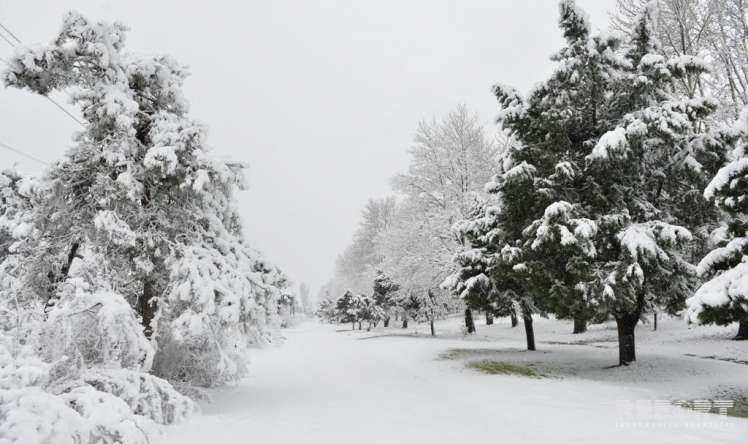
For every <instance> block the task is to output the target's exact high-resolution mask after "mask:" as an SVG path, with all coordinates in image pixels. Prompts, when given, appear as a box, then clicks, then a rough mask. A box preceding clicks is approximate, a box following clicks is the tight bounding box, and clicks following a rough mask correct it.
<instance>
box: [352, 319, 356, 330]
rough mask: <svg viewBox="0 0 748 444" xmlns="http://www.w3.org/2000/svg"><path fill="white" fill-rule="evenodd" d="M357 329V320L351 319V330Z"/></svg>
mask: <svg viewBox="0 0 748 444" xmlns="http://www.w3.org/2000/svg"><path fill="white" fill-rule="evenodd" d="M355 329H356V321H351V330H355Z"/></svg>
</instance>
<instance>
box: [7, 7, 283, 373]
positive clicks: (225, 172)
mask: <svg viewBox="0 0 748 444" xmlns="http://www.w3.org/2000/svg"><path fill="white" fill-rule="evenodd" d="M126 31H127V28H126V27H125V26H123V25H122V24H119V23H106V22H91V21H89V20H88V19H86V18H85V17H83V16H82V15H80V14H77V13H69V14H67V15H66V17H65V19H64V21H63V26H62V29H61V31H60V33H59V35H58V36H57V37H56V38H55V39H54V40H53V41H52V42H51V43H50V44H49V45H47V46H44V47H41V46H37V47H32V48H22V49H20V50H19V51H18V52H17V53H16V54H15V56H14V57H13V58H12V59H11V60H10V64H9V68H8V70H7V72H5V74H4V81H5V84H6V85H7V86H11V87H17V88H26V89H29V90H31V91H32V92H35V93H38V94H41V95H46V94H49V93H50V92H52V91H57V90H69V91H72V97H73V100H74V102H75V103H76V104H78V105H79V106H80V108H81V111H82V115H83V118H84V120H85V122H86V124H85V128H84V129H83V131H81V132H79V133H78V134H77V135H76V137H75V145H74V146H73V147H72V148H71V150H70V151H69V152H68V153H67V154H66V156H65V158H64V159H63V160H62V161H60V162H58V163H57V164H55V165H54V166H52V167H51V168H50V170H49V171H48V173H47V174H46V176H45V177H44V181H45V182H46V183H47V184H48V185H47V187H46V188H47V189H48V191H47V195H46V196H45V197H44V199H43V200H42V202H41V204H40V206H39V207H38V208H37V210H36V211H35V221H34V223H35V226H36V229H37V230H38V232H39V233H40V235H39V236H38V237H37V238H36V239H35V241H34V242H35V245H34V246H33V248H34V249H35V251H34V254H33V255H32V256H33V260H31V261H29V263H28V268H27V270H26V273H25V279H26V281H25V283H26V284H28V285H25V287H24V288H25V291H26V292H28V293H30V294H33V295H43V298H44V299H45V300H46V302H47V306H48V307H50V308H51V307H53V306H55V305H58V304H63V305H65V304H74V303H75V301H74V300H68V301H65V300H62V299H60V297H61V296H64V295H68V297H70V298H75V297H76V296H75V295H76V294H78V293H76V292H67V293H66V292H63V291H61V287H62V285H63V284H64V283H65V281H66V278H67V274H68V273H69V271H70V269H71V267H72V266H73V265H74V264H73V262H74V261H76V260H77V259H78V258H80V257H84V256H89V257H96V258H100V259H102V260H101V261H100V262H99V263H94V262H92V261H90V260H88V261H86V263H87V264H88V266H90V267H94V268H97V267H98V268H99V269H100V270H106V273H105V274H104V273H103V274H102V275H104V276H106V282H107V284H106V286H107V287H108V288H111V289H113V290H114V291H115V292H117V293H119V294H121V295H122V296H123V297H124V299H125V300H126V301H127V302H128V303H129V304H130V305H131V306H132V307H133V308H134V309H135V311H136V312H137V315H138V316H139V318H140V321H141V323H142V326H143V331H144V333H145V335H146V336H147V337H151V338H152V339H154V340H155V339H157V344H158V345H157V347H156V350H157V354H156V357H155V360H154V365H153V368H152V371H153V372H155V373H156V374H159V375H162V376H164V377H166V378H167V379H171V380H180V381H183V382H188V383H194V384H200V385H214V384H219V383H222V382H226V381H230V380H233V379H235V378H238V377H241V376H242V375H243V371H244V367H245V366H244V357H243V356H242V355H243V352H244V347H245V346H246V345H247V344H248V343H251V342H262V341H266V340H267V339H268V338H269V337H270V336H271V334H272V333H271V332H272V330H273V328H274V327H275V326H277V321H276V310H275V307H276V299H277V298H278V296H279V288H278V287H277V286H276V284H277V283H278V282H280V281H282V279H278V273H277V272H276V271H268V269H267V267H265V266H264V265H262V264H258V263H261V262H262V261H261V259H260V257H259V255H258V254H257V253H256V252H255V251H253V250H252V249H250V248H249V247H248V246H247V245H246V244H245V243H244V241H243V239H242V233H241V223H240V220H239V216H238V214H237V212H236V209H235V207H234V193H235V192H236V190H237V189H240V188H241V187H242V186H243V185H242V177H241V171H240V170H241V168H240V167H238V166H236V165H233V164H227V163H223V162H217V161H214V160H213V159H211V157H210V155H209V149H208V147H207V144H206V128H205V127H204V126H203V125H201V124H199V123H198V122H196V121H194V120H192V119H190V118H189V117H188V115H187V111H188V105H187V101H186V100H185V98H184V97H183V95H182V92H181V88H182V82H183V80H184V78H185V77H186V75H187V72H186V69H185V68H184V67H182V66H180V65H179V64H177V63H176V62H175V61H173V60H172V59H170V58H168V57H162V56H149V57H139V56H135V55H132V54H130V53H127V52H126V51H125V50H124V44H125V36H126ZM94 290H95V289H94ZM173 357H180V359H179V360H178V362H174V361H173V360H172V359H171V358H173Z"/></svg>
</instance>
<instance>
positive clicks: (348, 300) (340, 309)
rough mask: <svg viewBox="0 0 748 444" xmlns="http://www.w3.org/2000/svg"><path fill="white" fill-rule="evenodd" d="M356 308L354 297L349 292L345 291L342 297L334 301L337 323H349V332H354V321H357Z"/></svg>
mask: <svg viewBox="0 0 748 444" xmlns="http://www.w3.org/2000/svg"><path fill="white" fill-rule="evenodd" d="M358 308H359V307H358V306H357V304H356V297H355V296H354V295H353V293H351V292H350V291H346V292H345V293H344V294H343V296H341V297H339V298H338V299H337V300H336V301H335V310H336V312H337V318H338V322H342V323H344V324H345V323H348V322H350V323H351V330H355V329H356V321H358Z"/></svg>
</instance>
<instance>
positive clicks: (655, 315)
mask: <svg viewBox="0 0 748 444" xmlns="http://www.w3.org/2000/svg"><path fill="white" fill-rule="evenodd" d="M652 331H657V312H654V327H652Z"/></svg>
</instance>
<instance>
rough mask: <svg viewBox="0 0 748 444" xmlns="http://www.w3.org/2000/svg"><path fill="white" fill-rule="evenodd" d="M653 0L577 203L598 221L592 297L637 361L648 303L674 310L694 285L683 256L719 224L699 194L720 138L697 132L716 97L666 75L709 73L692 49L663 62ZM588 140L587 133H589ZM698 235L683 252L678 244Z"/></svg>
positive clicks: (625, 354)
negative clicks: (686, 94)
mask: <svg viewBox="0 0 748 444" xmlns="http://www.w3.org/2000/svg"><path fill="white" fill-rule="evenodd" d="M656 17H657V8H656V2H654V1H653V2H650V3H649V4H648V6H647V7H646V8H645V9H644V11H643V13H642V14H641V16H640V17H639V19H638V22H637V25H636V27H635V32H633V33H632V35H631V40H630V41H629V43H628V44H627V45H626V50H625V53H624V56H625V60H626V65H627V66H626V67H625V69H623V70H622V73H621V76H620V79H619V82H618V85H617V87H616V88H615V89H614V90H612V91H610V92H609V95H610V107H609V112H610V114H611V116H612V117H614V119H615V126H614V127H611V129H610V131H608V132H606V133H605V134H604V135H602V137H600V138H599V139H598V140H597V141H596V143H595V145H594V148H593V149H592V150H591V152H590V154H589V155H588V156H587V162H588V165H587V169H586V176H587V178H588V180H589V184H590V185H589V193H588V194H586V195H585V196H584V200H583V202H584V205H585V207H586V209H587V211H588V213H589V216H588V217H590V218H591V219H593V220H595V222H596V224H597V228H598V237H597V239H596V249H597V262H598V265H597V271H596V274H597V275H598V276H599V278H598V279H597V282H596V283H595V284H593V286H595V287H596V291H595V292H594V293H593V294H594V302H595V304H596V305H597V307H599V309H600V310H601V311H602V312H603V313H605V314H609V315H610V316H612V317H614V318H615V320H616V323H617V325H618V339H619V363H620V364H621V365H626V364H628V363H630V362H632V361H634V360H636V352H635V339H634V330H635V327H636V324H637V323H638V322H639V319H640V317H641V316H642V315H643V314H644V313H645V311H647V310H650V309H653V308H662V309H664V310H666V311H669V312H676V311H678V310H680V309H681V308H682V307H683V304H684V301H685V298H686V296H687V295H688V294H690V292H691V291H692V289H693V287H694V284H695V276H694V273H693V269H692V268H693V267H692V266H691V265H690V264H689V263H688V260H689V259H691V258H693V256H696V255H697V252H698V249H699V248H700V247H699V246H700V245H702V244H703V239H704V238H705V237H706V235H707V234H708V231H709V227H711V226H714V225H716V224H715V221H716V220H717V214H716V212H715V210H714V209H712V208H710V206H709V205H708V204H707V203H706V202H705V201H704V200H703V199H702V198H701V196H700V194H701V190H702V189H703V187H704V185H705V184H706V182H707V181H708V178H709V177H710V170H712V171H713V168H714V166H716V165H718V161H719V159H720V158H721V157H722V156H723V154H722V152H723V148H722V144H721V143H719V141H718V140H717V139H715V138H714V137H712V136H710V135H708V134H706V133H704V119H705V118H706V117H707V116H708V115H709V114H710V113H711V112H712V111H714V109H715V106H716V104H715V103H714V102H713V101H711V100H710V99H706V98H693V99H689V98H683V97H679V96H677V95H676V94H674V93H672V89H671V82H673V81H674V79H677V78H679V77H681V76H684V75H689V76H691V77H693V76H697V75H698V74H701V73H703V72H705V71H706V66H705V65H704V63H703V62H701V61H699V60H698V59H695V58H692V57H681V58H677V59H673V60H666V59H665V58H664V57H663V56H661V55H660V54H659V51H658V42H657V39H656V37H655V32H654V29H655V26H656ZM591 141H592V140H591ZM692 233H695V237H696V238H697V240H700V242H696V243H695V245H696V246H695V247H692V248H694V249H692V251H691V252H690V253H691V254H690V256H691V257H688V256H689V254H688V253H689V251H688V250H687V249H686V248H685V247H687V246H691V245H693V244H691V242H692V239H693V237H694V235H692Z"/></svg>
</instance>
